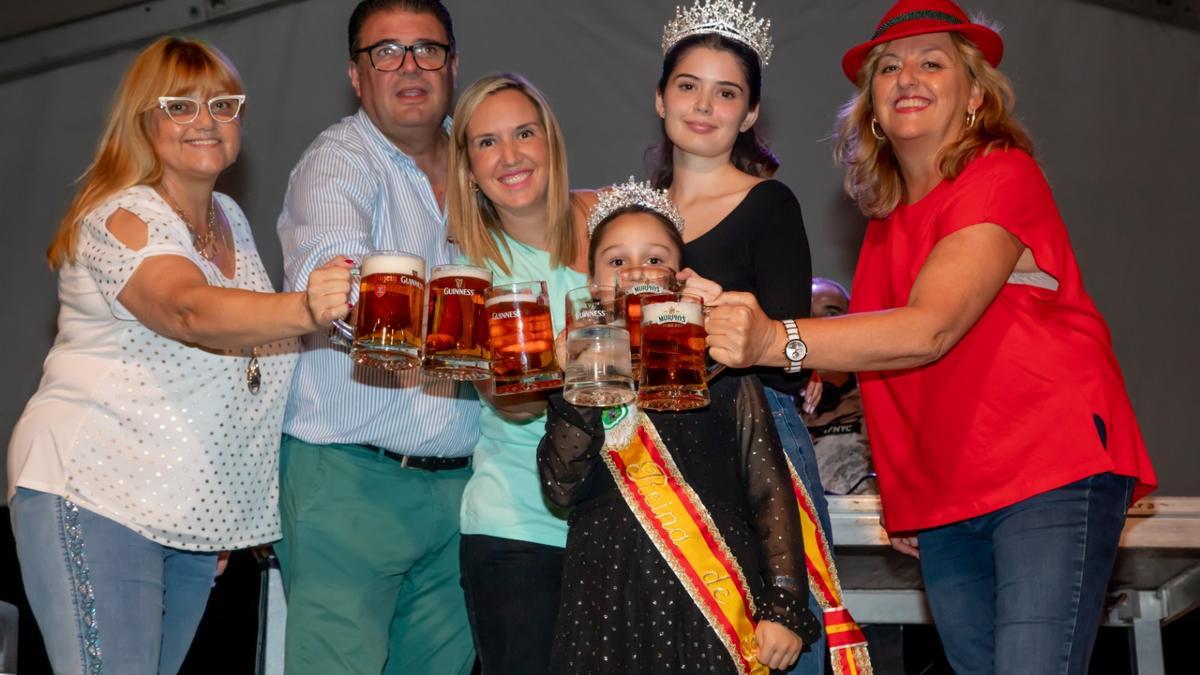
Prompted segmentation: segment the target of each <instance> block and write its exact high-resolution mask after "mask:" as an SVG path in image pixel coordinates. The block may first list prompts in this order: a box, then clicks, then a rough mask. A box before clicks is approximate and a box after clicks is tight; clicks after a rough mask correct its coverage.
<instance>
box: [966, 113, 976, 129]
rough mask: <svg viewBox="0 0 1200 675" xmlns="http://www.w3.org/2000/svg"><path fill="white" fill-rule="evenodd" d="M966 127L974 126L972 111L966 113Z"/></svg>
mask: <svg viewBox="0 0 1200 675" xmlns="http://www.w3.org/2000/svg"><path fill="white" fill-rule="evenodd" d="M967 126H968V127H973V126H975V111H974V110H970V111H968V112H967Z"/></svg>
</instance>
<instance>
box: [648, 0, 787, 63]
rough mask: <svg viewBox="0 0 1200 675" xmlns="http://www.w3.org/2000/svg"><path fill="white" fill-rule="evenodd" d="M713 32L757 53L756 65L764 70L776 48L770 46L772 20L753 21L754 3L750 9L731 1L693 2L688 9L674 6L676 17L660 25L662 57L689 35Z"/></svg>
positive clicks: (706, 0)
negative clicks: (661, 27)
mask: <svg viewBox="0 0 1200 675" xmlns="http://www.w3.org/2000/svg"><path fill="white" fill-rule="evenodd" d="M701 33H716V34H718V35H723V36H725V37H727V38H729V39H730V40H736V41H737V42H740V43H742V44H744V45H746V46H747V47H749V48H750V49H753V50H754V53H755V54H758V62H759V64H760V65H761V67H763V68H766V67H767V62H768V61H770V60H771V52H772V51H774V49H775V45H774V44H772V43H771V20H770V19H756V18H754V3H753V2H752V3H750V9H749V10H743V9H742V3H740V2H739V3H738V4H736V5H734V4H733V0H696V4H694V5H692V6H691V7H689V8H688V9H680V8H679V7H678V6H676V7H675V18H674V19H672V20H670V21H668V22H667V25H666V26H663V37H662V50H663V55H664V56H665V55H666V53H667V52H669V51H671V47H674V46H675V43H676V42H679V41H680V40H682V39H684V38H685V37H688V36H689V35H699V34H701Z"/></svg>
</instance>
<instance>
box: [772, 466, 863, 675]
mask: <svg viewBox="0 0 1200 675" xmlns="http://www.w3.org/2000/svg"><path fill="white" fill-rule="evenodd" d="M788 470H789V471H790V472H791V474H792V489H793V490H794V491H795V492H796V503H797V504H799V505H800V527H801V529H803V530H804V558H805V562H806V564H807V567H808V586H809V588H810V589H811V590H812V593H813V595H815V596H816V598H817V602H818V603H820V605H821V608H822V609H823V610H825V638H826V642H827V643H828V645H829V660H830V663H831V664H832V665H833V672H834V673H835V675H871V673H873V672H874V671H873V669H872V668H871V656H870V654H869V653H868V652H867V638H866V636H864V635H863V632H862V629H861V628H859V627H858V624H857V623H855V622H854V617H852V616H850V610H848V609H846V608H845V607H843V606H842V584H841V582H840V581H839V580H838V575H837V567H835V566H834V564H833V556H832V555H831V554H830V550H829V537H827V536H826V534H825V532H824V530H822V529H821V521H820V520H819V519H818V518H817V511H816V509H815V508H814V507H813V502H812V497H811V496H809V494H808V490H807V489H805V487H804V482H803V481H801V480H800V476H799V475H798V474H797V473H796V467H794V466H792V462H791V460H788Z"/></svg>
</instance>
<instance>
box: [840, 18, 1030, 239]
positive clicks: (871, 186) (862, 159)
mask: <svg viewBox="0 0 1200 675" xmlns="http://www.w3.org/2000/svg"><path fill="white" fill-rule="evenodd" d="M950 38H951V39H952V40H953V42H954V46H955V47H956V48H957V50H958V55H959V58H960V59H961V60H962V61H963V63H965V64H966V65H967V70H968V73H969V76H970V78H971V81H972V82H973V83H975V84H978V85H979V87H980V89H982V90H983V103H982V104H981V105H980V106H979V108H978V109H976V111H975V124H974V125H973V126H966V125H964V129H963V134H962V136H961V137H960V138H959V139H958V140H956V141H953V142H951V143H948V144H947V145H946V146H945V147H943V148H942V149H941V150H940V151H939V152H938V160H937V161H938V170H939V172H940V173H941V175H942V177H943V178H946V179H950V180H953V179H955V178H957V177H958V175H959V174H961V173H962V171H963V169H965V168H966V166H967V164H968V163H970V161H971V160H972V159H974V158H975V157H977V156H979V155H985V154H987V153H989V152H992V151H993V150H1004V149H1009V148H1016V149H1019V150H1024V151H1025V152H1027V153H1029V154H1031V155H1032V154H1033V139H1032V138H1030V136H1029V132H1028V131H1027V130H1026V129H1025V127H1024V125H1022V124H1021V123H1020V122H1019V121H1018V120H1017V118H1016V117H1014V116H1013V108H1014V106H1015V105H1016V95H1015V94H1014V93H1013V86H1012V82H1011V81H1010V80H1009V79H1008V78H1007V77H1006V76H1005V75H1004V74H1003V73H1001V72H1000V71H998V70H996V69H995V68H993V67H992V65H991V64H989V63H988V62H987V61H986V60H985V59H984V58H983V53H982V52H980V51H979V48H978V47H976V46H975V45H974V44H973V43H972V42H971V41H970V40H968V39H966V38H964V37H962V36H961V35H959V34H957V33H950ZM885 48H886V44H882V45H879V46H877V47H875V49H873V50H871V53H870V54H869V55H868V56H867V59H866V61H864V62H863V65H862V68H861V69H860V70H859V71H858V91H857V92H856V93H855V95H854V96H853V97H852V98H851V99H850V100H849V101H847V102H846V104H845V105H844V106H842V108H841V110H840V111H838V118H837V124H836V125H835V126H834V143H833V158H834V161H835V162H836V163H837V164H839V165H841V166H842V167H843V168H844V169H845V170H846V176H845V178H844V179H843V181H842V186H843V187H844V188H845V190H846V194H848V195H850V197H851V199H853V200H854V201H855V202H856V203H857V204H858V208H859V210H861V211H862V212H863V213H864V214H865V215H867V216H869V217H871V218H883V217H886V216H887V215H888V214H890V213H891V212H892V211H894V210H895V209H896V206H897V205H899V204H900V200H901V199H903V197H904V177H903V176H902V175H901V173H900V165H899V164H898V163H897V161H896V156H895V154H894V153H893V152H892V146H891V144H890V143H889V142H888V141H887V139H884V140H878V139H876V138H875V136H874V134H872V132H871V125H872V124H873V122H874V119H875V109H874V106H873V105H872V101H871V80H872V79H873V78H874V76H875V68H876V67H877V66H878V64H879V59H880V57H881V56H882V55H883V51H884V49H885Z"/></svg>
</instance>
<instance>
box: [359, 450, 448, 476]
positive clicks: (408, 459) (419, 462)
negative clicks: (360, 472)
mask: <svg viewBox="0 0 1200 675" xmlns="http://www.w3.org/2000/svg"><path fill="white" fill-rule="evenodd" d="M362 447H364V448H366V449H367V450H370V451H371V452H375V453H379V454H380V455H382V456H384V457H387V458H388V459H390V460H394V461H397V462H400V466H403V467H405V468H408V469H421V470H422V471H453V470H454V469H465V468H467V467H468V466H470V465H471V458H470V457H421V456H418V455H402V454H400V453H398V452H392V451H391V450H387V449H384V448H380V447H377V446H374V445H364V446H362Z"/></svg>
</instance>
